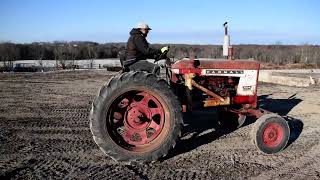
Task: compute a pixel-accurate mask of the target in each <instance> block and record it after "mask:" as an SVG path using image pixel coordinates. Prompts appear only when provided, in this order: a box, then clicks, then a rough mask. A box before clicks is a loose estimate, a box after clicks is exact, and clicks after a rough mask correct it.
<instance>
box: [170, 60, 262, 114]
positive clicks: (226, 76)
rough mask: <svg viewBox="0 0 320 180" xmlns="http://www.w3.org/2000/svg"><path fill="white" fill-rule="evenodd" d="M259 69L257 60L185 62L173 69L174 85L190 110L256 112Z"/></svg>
mask: <svg viewBox="0 0 320 180" xmlns="http://www.w3.org/2000/svg"><path fill="white" fill-rule="evenodd" d="M259 68H260V64H259V63H258V62H257V61H253V60H225V59H213V60H194V59H182V60H179V61H177V62H175V63H174V64H173V65H172V67H171V70H172V76H171V85H172V86H173V87H177V88H176V89H177V90H176V92H177V94H178V96H179V97H181V98H180V99H181V102H185V104H186V105H188V106H193V107H194V106H199V104H200V105H201V106H202V107H212V106H224V107H228V108H235V109H237V110H239V109H243V108H255V107H256V106H257V95H256V94H257V92H256V89H257V82H258V81H257V80H258V72H259Z"/></svg>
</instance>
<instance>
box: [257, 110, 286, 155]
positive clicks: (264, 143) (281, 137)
mask: <svg viewBox="0 0 320 180" xmlns="http://www.w3.org/2000/svg"><path fill="white" fill-rule="evenodd" d="M289 136H290V129H289V126H288V123H287V121H286V120H285V119H283V118H282V117H281V116H279V115H277V114H265V115H263V116H261V117H260V118H259V119H257V121H256V122H255V124H254V125H253V129H252V140H253V143H254V144H255V146H256V147H257V148H258V149H260V150H261V151H262V152H264V153H267V154H273V153H277V152H279V151H281V150H283V149H284V148H285V147H286V145H287V143H288V141H289Z"/></svg>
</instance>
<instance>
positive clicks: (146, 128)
mask: <svg viewBox="0 0 320 180" xmlns="http://www.w3.org/2000/svg"><path fill="white" fill-rule="evenodd" d="M107 118H108V119H107V128H108V129H109V130H110V131H111V132H112V135H113V137H112V139H113V140H114V141H115V142H116V143H117V144H118V145H120V146H122V147H124V148H126V149H129V150H130V151H143V150H148V149H150V147H148V146H150V144H152V143H153V142H154V141H156V139H157V138H159V137H160V134H161V132H162V130H163V128H164V124H165V110H164V107H163V106H162V104H161V103H160V101H159V99H158V98H157V97H156V96H154V95H152V92H148V91H143V92H137V91H131V92H128V93H125V94H123V95H121V96H119V97H118V98H116V100H115V101H113V103H112V105H111V108H110V109H109V111H108V117H107ZM153 144H154V143H153Z"/></svg>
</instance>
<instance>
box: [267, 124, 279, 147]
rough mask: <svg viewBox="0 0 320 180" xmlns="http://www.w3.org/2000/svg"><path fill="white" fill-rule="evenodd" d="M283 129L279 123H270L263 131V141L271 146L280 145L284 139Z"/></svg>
mask: <svg viewBox="0 0 320 180" xmlns="http://www.w3.org/2000/svg"><path fill="white" fill-rule="evenodd" d="M283 137H284V135H283V129H282V128H281V126H280V125H279V124H277V123H270V124H269V125H267V127H266V128H265V129H264V132H263V136H262V138H263V142H264V143H265V144H266V145H267V146H269V147H276V146H278V145H279V144H280V143H281V141H282V139H283Z"/></svg>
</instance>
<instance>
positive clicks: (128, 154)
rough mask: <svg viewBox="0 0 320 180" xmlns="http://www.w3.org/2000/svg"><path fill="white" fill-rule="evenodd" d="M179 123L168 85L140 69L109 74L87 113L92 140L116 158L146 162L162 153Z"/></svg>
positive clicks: (173, 140) (179, 115)
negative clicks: (109, 76)
mask: <svg viewBox="0 0 320 180" xmlns="http://www.w3.org/2000/svg"><path fill="white" fill-rule="evenodd" d="M181 126H182V110H181V105H180V103H179V101H178V98H177V97H176V96H175V94H174V93H173V91H172V90H171V89H170V86H169V85H168V84H167V83H166V81H164V80H162V79H158V78H157V77H155V76H154V75H153V74H150V73H146V72H142V71H138V72H127V73H123V74H119V75H116V76H115V77H113V78H112V79H111V80H110V81H109V82H108V83H107V84H106V85H104V86H103V87H102V88H101V89H100V92H99V95H98V96H97V97H96V98H95V100H94V102H93V104H92V109H91V112H90V129H91V132H92V134H93V139H94V141H95V142H96V144H97V145H98V146H99V147H100V149H101V150H102V151H103V152H104V153H105V154H107V155H108V156H110V157H111V158H113V159H114V160H117V161H125V162H133V161H135V162H150V161H155V160H157V159H158V158H160V157H162V156H165V155H166V154H167V153H168V151H169V150H170V149H171V148H172V147H174V146H175V143H176V140H177V139H178V135H180V132H181Z"/></svg>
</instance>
